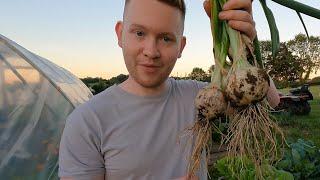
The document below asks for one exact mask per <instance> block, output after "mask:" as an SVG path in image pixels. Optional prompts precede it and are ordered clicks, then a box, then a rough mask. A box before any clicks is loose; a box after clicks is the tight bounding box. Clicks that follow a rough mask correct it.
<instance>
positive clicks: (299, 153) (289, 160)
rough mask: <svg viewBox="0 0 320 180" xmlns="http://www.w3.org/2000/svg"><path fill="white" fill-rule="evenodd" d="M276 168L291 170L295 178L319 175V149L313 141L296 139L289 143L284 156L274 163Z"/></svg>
mask: <svg viewBox="0 0 320 180" xmlns="http://www.w3.org/2000/svg"><path fill="white" fill-rule="evenodd" d="M276 167H277V168H278V169H282V170H285V171H288V172H291V173H292V174H293V175H294V177H295V178H296V179H316V178H319V177H320V149H319V148H317V147H316V146H315V145H314V144H313V142H311V141H306V140H303V139H298V141H297V142H295V143H292V144H290V148H289V149H287V150H286V151H285V153H284V157H283V159H282V160H281V161H279V162H278V163H277V164H276Z"/></svg>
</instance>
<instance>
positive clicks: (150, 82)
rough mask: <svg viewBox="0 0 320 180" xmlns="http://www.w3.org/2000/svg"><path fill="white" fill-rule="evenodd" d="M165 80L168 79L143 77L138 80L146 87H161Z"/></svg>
mask: <svg viewBox="0 0 320 180" xmlns="http://www.w3.org/2000/svg"><path fill="white" fill-rule="evenodd" d="M165 81H166V79H163V80H154V79H152V80H144V79H141V80H138V81H137V82H138V83H139V84H140V85H141V86H142V87H144V88H150V89H153V88H158V87H161V86H162V85H163V83H164V82H165Z"/></svg>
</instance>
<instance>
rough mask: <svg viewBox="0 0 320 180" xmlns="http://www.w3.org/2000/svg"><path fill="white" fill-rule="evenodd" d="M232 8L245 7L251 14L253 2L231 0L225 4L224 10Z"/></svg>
mask: <svg viewBox="0 0 320 180" xmlns="http://www.w3.org/2000/svg"><path fill="white" fill-rule="evenodd" d="M231 9H244V10H246V11H247V12H248V13H250V14H251V12H252V2H251V0H229V1H227V2H226V3H225V4H224V6H223V10H231Z"/></svg>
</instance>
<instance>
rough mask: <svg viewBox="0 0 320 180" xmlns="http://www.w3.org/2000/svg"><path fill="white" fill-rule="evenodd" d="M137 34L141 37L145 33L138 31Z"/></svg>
mask: <svg viewBox="0 0 320 180" xmlns="http://www.w3.org/2000/svg"><path fill="white" fill-rule="evenodd" d="M136 35H137V36H139V37H141V36H143V35H144V33H143V32H142V31H136Z"/></svg>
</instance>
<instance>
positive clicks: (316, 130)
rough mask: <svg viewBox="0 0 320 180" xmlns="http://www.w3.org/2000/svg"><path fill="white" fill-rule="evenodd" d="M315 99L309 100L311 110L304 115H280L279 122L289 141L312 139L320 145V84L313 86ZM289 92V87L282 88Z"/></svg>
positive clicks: (312, 90) (311, 88) (312, 91)
mask: <svg viewBox="0 0 320 180" xmlns="http://www.w3.org/2000/svg"><path fill="white" fill-rule="evenodd" d="M310 90H311V93H312V94H313V98H314V100H313V101H309V102H310V105H311V112H310V114H309V115H304V116H295V115H293V116H289V115H287V116H285V115H283V116H279V117H278V119H279V123H280V125H281V127H282V128H283V130H284V132H285V135H286V138H287V141H289V142H290V141H296V140H297V139H298V138H303V139H305V140H311V141H313V142H314V143H315V145H316V146H317V147H320V86H319V85H318V86H311V87H310ZM280 91H281V92H283V93H285V94H287V93H288V92H289V89H282V90H280Z"/></svg>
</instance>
